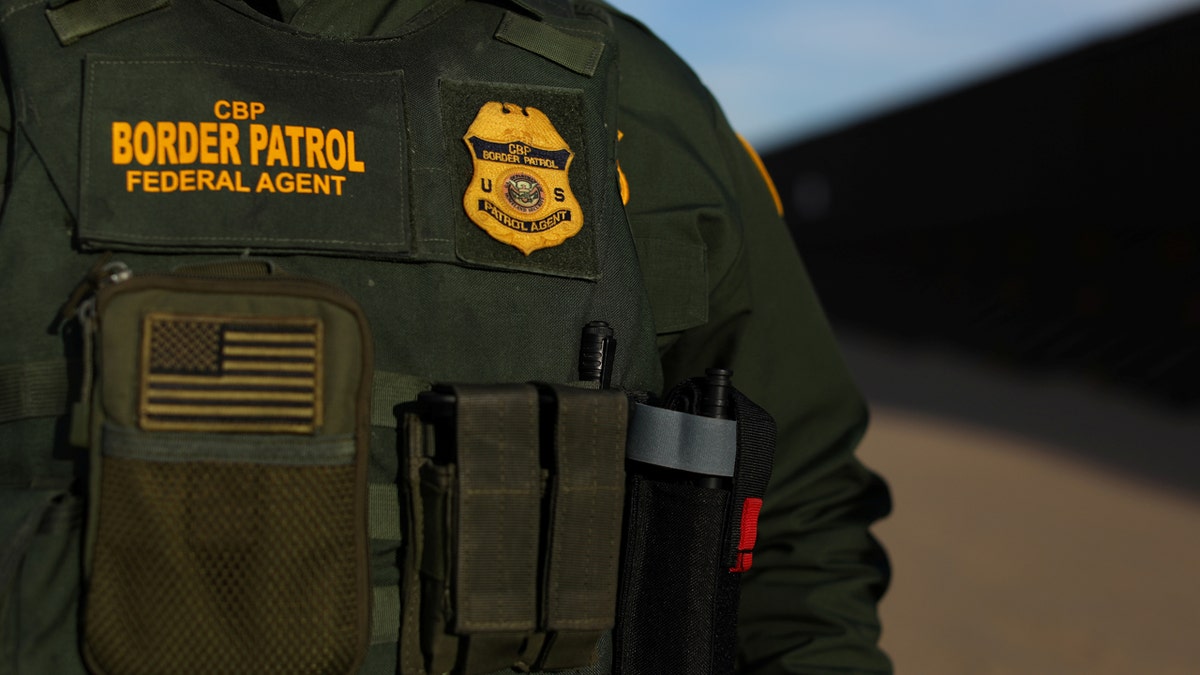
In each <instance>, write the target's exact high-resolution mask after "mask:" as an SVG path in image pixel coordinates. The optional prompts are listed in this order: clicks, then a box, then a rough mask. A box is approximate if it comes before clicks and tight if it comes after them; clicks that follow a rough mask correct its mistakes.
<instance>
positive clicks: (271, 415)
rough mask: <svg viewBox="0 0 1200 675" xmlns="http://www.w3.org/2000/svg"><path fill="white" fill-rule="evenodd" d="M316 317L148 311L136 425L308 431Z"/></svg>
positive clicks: (314, 388)
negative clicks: (181, 313)
mask: <svg viewBox="0 0 1200 675" xmlns="http://www.w3.org/2000/svg"><path fill="white" fill-rule="evenodd" d="M321 355H322V326H321V322H320V320H319V319H316V318H269V319H268V318H257V317H255V318H244V317H213V316H193V315H180V314H165V313H154V314H150V315H149V316H147V317H146V318H145V321H144V323H143V324H142V363H141V397H140V402H139V410H138V418H139V423H140V425H141V427H142V428H143V429H147V430H171V431H221V432H241V433H281V432H282V433H301V434H303V433H312V432H313V431H314V430H315V429H316V428H317V427H319V426H320V425H321V418H322V403H321V367H322V357H321Z"/></svg>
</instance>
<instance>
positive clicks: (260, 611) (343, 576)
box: [83, 276, 372, 675]
mask: <svg viewBox="0 0 1200 675" xmlns="http://www.w3.org/2000/svg"><path fill="white" fill-rule="evenodd" d="M93 325H94V326H95V327H96V329H95V340H94V345H95V346H94V351H93V353H94V358H95V368H94V370H95V373H96V381H95V384H94V386H93V389H92V391H93V396H92V401H91V406H90V407H91V421H90V424H89V428H90V437H91V446H92V477H91V488H90V490H91V494H90V503H89V514H88V533H87V540H86V541H87V543H86V554H85V569H86V595H85V603H86V606H85V612H84V640H83V643H84V656H85V658H86V660H87V663H88V665H89V667H90V668H91V669H92V670H93V671H94V672H96V673H108V674H114V675H115V674H117V673H120V674H122V675H125V674H128V673H147V674H150V673H168V672H170V673H216V672H228V673H289V674H290V673H331V674H340V673H352V672H354V671H356V670H357V668H358V665H359V663H360V662H361V660H362V658H363V655H364V653H365V650H366V648H367V643H368V640H369V631H368V617H369V610H370V607H369V600H368V597H369V595H368V578H367V577H368V572H367V569H368V568H367V563H368V555H367V532H366V529H367V517H366V503H367V498H366V466H367V465H366V461H367V445H366V443H367V433H366V430H367V428H368V425H369V419H370V418H369V416H370V387H371V376H370V374H371V348H372V347H371V339H370V335H369V331H368V328H367V324H366V320H365V318H364V317H363V315H362V313H361V311H360V310H359V309H358V307H357V305H356V304H355V303H354V302H353V300H351V299H350V298H349V297H348V296H346V295H344V294H342V293H340V292H338V291H336V290H335V289H332V288H330V287H327V286H325V285H323V284H319V283H317V282H313V281H308V280H300V279H296V278H288V277H280V276H269V277H263V278H253V279H238V280H233V279H214V278H197V277H188V276H160V277H138V278H134V279H132V280H129V281H125V282H124V283H121V284H118V285H114V286H110V287H108V288H106V289H103V290H101V291H100V292H99V294H98V295H97V302H96V313H95V321H94V324H93Z"/></svg>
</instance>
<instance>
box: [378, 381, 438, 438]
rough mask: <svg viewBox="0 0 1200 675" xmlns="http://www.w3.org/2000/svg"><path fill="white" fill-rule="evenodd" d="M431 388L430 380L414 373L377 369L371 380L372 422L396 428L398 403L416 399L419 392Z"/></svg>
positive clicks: (380, 425)
mask: <svg viewBox="0 0 1200 675" xmlns="http://www.w3.org/2000/svg"><path fill="white" fill-rule="evenodd" d="M428 389H429V380H424V379H421V378H419V377H415V376H412V375H404V374H402V373H393V372H390V371H386V370H376V371H375V375H374V379H373V380H372V382H371V424H372V426H377V427H389V428H395V427H396V424H397V419H396V405H397V404H400V403H408V402H409V401H415V400H416V399H417V394H419V393H421V392H423V391H426V390H428Z"/></svg>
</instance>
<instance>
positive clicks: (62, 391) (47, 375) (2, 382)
mask: <svg viewBox="0 0 1200 675" xmlns="http://www.w3.org/2000/svg"><path fill="white" fill-rule="evenodd" d="M67 364H68V362H67V361H66V360H65V359H49V360H46V361H33V362H30V363H13V364H9V365H5V366H0V424H3V423H5V422H15V421H17V420H23V419H28V418H31V417H57V416H59V415H63V414H66V412H67V410H68V407H69V405H70V400H69V399H70V391H69V390H70V385H69V383H68V379H67V370H68V365H67Z"/></svg>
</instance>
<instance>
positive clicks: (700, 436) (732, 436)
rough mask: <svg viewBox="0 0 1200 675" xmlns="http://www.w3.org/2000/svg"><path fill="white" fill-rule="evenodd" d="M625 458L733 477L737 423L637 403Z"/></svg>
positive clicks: (630, 421) (634, 406)
mask: <svg viewBox="0 0 1200 675" xmlns="http://www.w3.org/2000/svg"><path fill="white" fill-rule="evenodd" d="M625 456H626V457H628V458H629V459H633V460H637V461H639V462H646V463H647V464H655V465H658V466H665V467H668V468H671V469H680V470H682V471H691V472H692V473H703V474H708V475H710V476H733V468H734V462H735V461H736V459H737V422H734V421H733V420H721V419H714V418H711V417H701V416H699V415H691V414H688V413H683V412H677V411H674V410H667V409H665V408H655V407H653V406H648V405H641V404H638V403H635V404H634V405H633V408H632V409H631V410H630V412H629V444H628V448H627V449H626V451H625Z"/></svg>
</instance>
